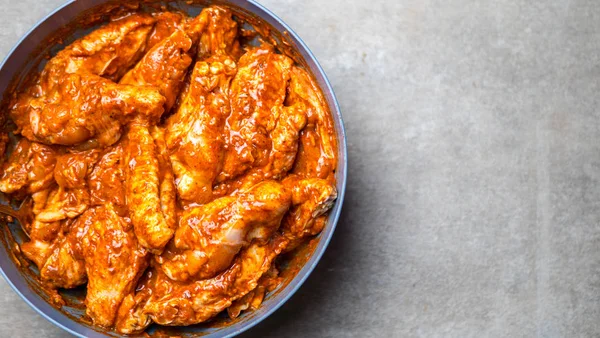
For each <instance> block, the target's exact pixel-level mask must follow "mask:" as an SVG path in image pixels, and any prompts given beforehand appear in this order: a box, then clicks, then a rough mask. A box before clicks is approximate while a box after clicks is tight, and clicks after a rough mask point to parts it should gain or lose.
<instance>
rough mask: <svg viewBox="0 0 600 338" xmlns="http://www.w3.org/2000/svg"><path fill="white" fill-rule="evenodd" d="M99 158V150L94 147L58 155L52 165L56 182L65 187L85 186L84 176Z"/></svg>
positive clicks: (90, 171)
mask: <svg viewBox="0 0 600 338" xmlns="http://www.w3.org/2000/svg"><path fill="white" fill-rule="evenodd" d="M99 158H100V151H99V150H96V149H93V150H88V151H81V152H69V153H66V154H63V155H60V156H58V157H57V158H56V165H55V166H54V179H55V181H56V183H57V184H58V185H59V186H61V187H63V188H66V189H75V188H83V187H86V186H87V182H86V177H88V175H90V174H91V173H92V170H93V168H94V166H95V165H96V162H98V159H99Z"/></svg>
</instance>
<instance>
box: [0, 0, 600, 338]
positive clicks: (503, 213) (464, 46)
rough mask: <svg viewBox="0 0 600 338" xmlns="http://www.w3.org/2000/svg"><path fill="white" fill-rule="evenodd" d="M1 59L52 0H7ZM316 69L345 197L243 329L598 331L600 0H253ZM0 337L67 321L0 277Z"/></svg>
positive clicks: (370, 333)
mask: <svg viewBox="0 0 600 338" xmlns="http://www.w3.org/2000/svg"><path fill="white" fill-rule="evenodd" d="M2 2H3V6H2V10H0V58H3V57H4V56H5V55H6V53H7V52H8V51H9V49H10V47H11V46H12V45H13V44H15V43H16V42H17V40H18V39H19V37H20V36H22V35H23V34H24V33H25V32H26V30H28V29H29V28H30V27H31V26H32V25H33V24H34V23H36V22H37V21H38V20H39V19H40V18H42V17H43V16H44V15H46V14H47V13H49V12H50V11H51V10H52V9H54V8H56V7H57V6H58V5H60V4H61V3H62V2H63V0H35V1H34V0H19V1H8V0H2ZM260 2H261V3H263V4H264V5H266V6H267V7H268V8H270V9H271V10H273V11H274V12H275V13H276V14H277V15H279V16H280V17H281V18H282V19H283V20H284V21H286V22H287V23H288V24H290V26H291V27H292V28H293V29H294V30H295V31H296V32H297V33H298V34H299V35H300V36H301V37H302V38H303V39H304V40H305V41H306V43H307V44H308V46H309V47H310V48H311V49H312V50H313V52H314V53H315V54H316V56H317V58H318V59H319V60H320V62H321V65H322V66H323V68H324V69H325V71H326V73H327V75H328V76H329V79H330V80H331V82H332V84H333V87H334V89H335V91H336V94H337V96H338V99H339V102H340V104H341V107H342V111H343V115H344V119H345V124H346V128H347V133H348V150H349V176H348V190H347V194H346V202H345V205H344V211H343V214H342V217H341V220H340V223H339V225H338V229H337V232H336V234H335V236H334V238H333V241H332V242H331V245H330V247H329V249H328V250H327V252H326V253H325V256H324V258H323V260H322V261H321V263H320V264H319V265H318V267H317V269H316V270H315V272H314V273H313V274H312V276H311V277H310V278H309V279H308V280H307V282H306V283H305V285H304V286H303V287H302V288H301V289H300V291H299V292H298V293H297V294H296V295H295V296H294V297H293V298H292V299H291V300H290V301H289V302H288V303H287V304H286V305H284V306H283V308H282V309H281V310H279V311H277V312H276V313H275V314H274V315H272V316H271V317H270V318H268V319H267V320H265V321H264V322H263V323H262V324H260V325H259V326H258V327H257V328H255V329H253V330H251V331H250V332H249V333H248V334H247V335H245V336H246V337H250V336H252V335H256V336H271V337H282V336H286V337H340V336H343V337H384V336H397V337H533V336H537V337H598V336H600V226H599V224H598V223H599V222H598V221H599V219H600V112H599V103H600V95H599V90H600V82H599V80H600V2H598V1H593V0H570V1H569V0H566V1H554V3H555V4H550V1H541V0H500V1H480V0H454V1H441V0H439V1H438V0H396V1H392V0H390V1H382V0H370V1H356V0H350V1H346V0H335V1H320V0H285V1H280V0H279V1H278V0H262V1H260ZM0 336H2V337H33V336H36V337H64V336H66V334H65V333H63V332H61V331H60V330H59V329H57V328H55V327H53V326H52V325H51V324H50V323H48V322H46V321H45V320H44V319H42V317H40V316H38V315H37V314H36V313H35V312H34V311H33V310H31V309H30V308H28V306H27V305H26V304H25V303H24V302H23V301H21V300H20V299H19V298H18V297H17V296H16V294H15V293H14V292H13V291H12V290H11V289H10V288H9V287H8V286H7V284H6V283H5V282H4V281H3V280H2V281H0Z"/></svg>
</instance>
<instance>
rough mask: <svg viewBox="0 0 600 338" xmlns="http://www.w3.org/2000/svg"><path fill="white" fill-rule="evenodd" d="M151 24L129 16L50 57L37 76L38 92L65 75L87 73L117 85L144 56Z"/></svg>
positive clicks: (149, 20)
mask: <svg viewBox="0 0 600 338" xmlns="http://www.w3.org/2000/svg"><path fill="white" fill-rule="evenodd" d="M154 23H155V20H154V19H153V18H152V17H151V16H149V15H145V14H133V15H129V16H126V17H124V18H122V19H120V20H116V21H113V22H111V23H109V24H107V25H106V26H103V27H100V28H98V29H96V30H94V31H93V32H91V33H90V34H88V35H86V36H85V37H83V38H81V39H79V40H77V41H75V42H73V43H72V44H70V45H69V46H67V47H66V48H65V49H63V50H62V51H60V52H59V53H58V54H57V55H56V56H55V57H53V58H52V59H51V60H50V61H49V62H48V64H47V66H46V67H45V68H44V71H43V72H42V74H41V81H40V82H41V83H40V85H41V87H42V88H41V90H42V93H43V94H44V90H45V89H51V88H52V84H53V82H54V83H56V82H58V81H59V80H60V79H59V78H60V77H61V76H63V75H64V74H65V73H67V74H73V73H89V74H95V75H98V76H102V77H105V78H107V79H109V80H112V81H115V82H116V81H118V80H119V79H120V78H121V76H123V75H124V74H125V73H126V72H127V71H128V70H129V68H131V67H132V66H133V65H134V64H135V63H136V62H137V61H138V60H139V59H140V58H141V57H142V55H143V54H144V52H145V50H146V42H147V40H148V36H149V34H150V32H151V31H152V28H153V26H154Z"/></svg>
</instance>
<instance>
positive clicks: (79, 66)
mask: <svg viewBox="0 0 600 338" xmlns="http://www.w3.org/2000/svg"><path fill="white" fill-rule="evenodd" d="M153 24H154V19H152V18H151V17H149V16H140V15H133V16H130V17H128V18H125V19H123V20H119V21H115V22H113V23H111V24H109V25H107V26H105V27H103V28H101V29H98V30H96V31H94V32H92V33H91V34H89V35H88V36H86V37H84V38H82V39H80V40H78V41H76V42H74V43H73V44H71V45H70V46H69V47H67V48H66V49H65V50H63V51H61V52H60V53H58V54H57V55H56V56H55V57H54V58H52V59H51V60H50V61H49V62H48V64H47V65H46V67H45V68H44V71H43V72H42V74H41V76H40V80H39V82H38V84H37V85H35V86H34V87H33V88H31V89H30V91H29V92H28V93H25V94H22V95H21V96H20V97H19V98H18V99H17V102H16V103H15V104H14V105H13V108H12V110H11V116H12V118H13V120H14V121H15V123H16V124H17V126H18V127H19V132H20V133H21V134H22V135H23V136H25V137H27V138H29V139H31V140H35V141H39V142H43V143H47V144H62V145H74V144H78V143H81V142H84V141H88V140H90V142H91V143H92V144H91V145H90V146H98V145H99V146H106V145H110V144H113V143H114V142H116V141H117V140H118V138H119V137H120V125H121V124H123V123H124V122H123V120H124V119H125V118H126V117H127V116H129V115H130V114H131V113H132V112H134V111H135V112H137V113H138V114H144V115H148V116H152V117H156V116H157V115H158V116H160V114H162V110H163V107H162V106H163V104H164V101H165V99H164V97H162V95H160V94H159V93H158V92H157V91H156V90H155V89H153V88H145V87H133V86H123V85H117V84H115V83H114V82H112V81H111V80H110V79H113V80H116V79H117V78H120V77H121V76H122V75H123V74H124V73H125V72H126V71H127V69H128V68H129V67H130V66H131V65H133V63H135V62H136V61H137V60H138V59H139V57H141V56H142V53H143V51H144V49H145V46H146V39H147V37H148V34H149V33H150V30H151V29H152V25H153ZM107 78H109V79H107Z"/></svg>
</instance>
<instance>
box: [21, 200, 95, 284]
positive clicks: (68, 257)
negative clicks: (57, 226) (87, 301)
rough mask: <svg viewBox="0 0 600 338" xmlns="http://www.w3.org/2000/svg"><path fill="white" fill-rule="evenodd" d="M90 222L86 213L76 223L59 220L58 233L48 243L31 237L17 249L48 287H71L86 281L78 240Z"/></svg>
mask: <svg viewBox="0 0 600 338" xmlns="http://www.w3.org/2000/svg"><path fill="white" fill-rule="evenodd" d="M90 221H91V217H90V213H89V211H88V212H86V213H84V214H83V215H81V217H79V218H77V219H76V220H65V221H61V227H62V229H61V230H62V231H61V232H60V233H59V235H58V237H57V238H56V239H55V240H54V241H52V242H51V243H50V242H46V241H41V240H37V239H33V238H32V240H31V242H28V243H24V244H23V245H22V246H21V249H22V251H23V253H24V254H25V256H26V257H28V258H30V259H32V260H33V261H34V262H35V263H36V264H37V266H38V267H39V268H40V278H41V279H42V280H43V281H45V282H46V283H47V284H49V285H50V286H52V287H55V288H74V287H76V286H79V285H82V284H84V283H85V282H86V281H87V276H86V272H85V262H84V260H83V258H82V257H81V240H82V238H83V236H84V235H85V233H86V231H87V229H88V228H89V225H90ZM33 257H35V258H33Z"/></svg>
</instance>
